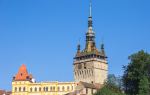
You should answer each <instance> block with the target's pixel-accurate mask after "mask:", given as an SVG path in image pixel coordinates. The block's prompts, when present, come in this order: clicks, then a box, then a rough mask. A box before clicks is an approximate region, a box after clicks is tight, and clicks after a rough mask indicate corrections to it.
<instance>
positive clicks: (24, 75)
mask: <svg viewBox="0 0 150 95" xmlns="http://www.w3.org/2000/svg"><path fill="white" fill-rule="evenodd" d="M31 79H32V77H31V74H28V71H27V68H26V65H25V64H22V65H21V67H20V68H19V71H18V73H17V74H16V76H15V77H14V80H15V81H26V80H31Z"/></svg>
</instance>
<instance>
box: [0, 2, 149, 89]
mask: <svg viewBox="0 0 150 95" xmlns="http://www.w3.org/2000/svg"><path fill="white" fill-rule="evenodd" d="M149 4H150V0H93V13H92V14H93V22H94V25H93V26H94V31H95V33H96V44H97V47H98V48H100V44H101V42H102V40H103V42H104V43H105V50H106V53H107V56H108V63H109V73H113V74H116V75H122V74H123V71H122V66H123V65H126V64H127V63H128V56H129V55H130V54H132V53H135V52H137V51H139V50H141V49H144V50H145V51H147V52H149V53H150V42H149V37H150V11H149V10H150V6H149ZM88 15H89V0H0V88H1V89H8V90H10V89H11V81H12V77H13V76H14V75H15V74H16V73H17V71H18V69H19V67H20V66H21V64H23V63H24V64H26V66H27V68H28V71H29V73H32V74H33V76H34V77H35V79H36V80H37V81H56V80H58V81H73V65H72V64H73V57H74V55H75V53H76V47H77V43H78V42H79V39H81V40H80V43H81V48H82V49H83V48H84V46H85V33H86V31H87V19H88Z"/></svg>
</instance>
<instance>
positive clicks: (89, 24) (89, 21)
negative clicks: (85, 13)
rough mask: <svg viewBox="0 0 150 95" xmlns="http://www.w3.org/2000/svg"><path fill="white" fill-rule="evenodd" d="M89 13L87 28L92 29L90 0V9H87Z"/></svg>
mask: <svg viewBox="0 0 150 95" xmlns="http://www.w3.org/2000/svg"><path fill="white" fill-rule="evenodd" d="M89 13H90V15H89V18H88V28H90V29H92V24H93V22H92V0H90V11H89Z"/></svg>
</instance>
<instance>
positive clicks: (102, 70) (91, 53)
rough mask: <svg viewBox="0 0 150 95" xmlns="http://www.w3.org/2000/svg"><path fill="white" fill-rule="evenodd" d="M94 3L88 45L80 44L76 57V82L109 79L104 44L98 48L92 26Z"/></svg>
mask: <svg viewBox="0 0 150 95" xmlns="http://www.w3.org/2000/svg"><path fill="white" fill-rule="evenodd" d="M92 24H93V22H92V3H91V2H90V15H89V17H88V31H87V33H86V45H85V48H84V49H83V50H81V49H80V44H79V45H78V47H77V53H76V56H75V57H74V64H73V65H74V78H75V81H76V82H80V81H82V82H87V83H93V84H104V82H105V81H106V80H107V74H108V64H107V57H106V55H105V50H104V44H102V45H101V49H100V50H98V49H97V48H96V43H95V32H94V31H93V26H92Z"/></svg>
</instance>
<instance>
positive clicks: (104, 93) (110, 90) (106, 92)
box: [95, 83, 125, 95]
mask: <svg viewBox="0 0 150 95" xmlns="http://www.w3.org/2000/svg"><path fill="white" fill-rule="evenodd" d="M95 95H125V94H123V93H122V92H121V90H120V89H119V88H118V87H117V86H115V85H112V84H108V83H106V84H105V86H104V87H103V88H101V89H100V90H99V91H98V92H97V93H96V94H95Z"/></svg>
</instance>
